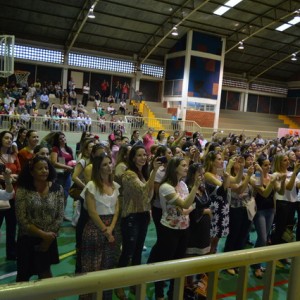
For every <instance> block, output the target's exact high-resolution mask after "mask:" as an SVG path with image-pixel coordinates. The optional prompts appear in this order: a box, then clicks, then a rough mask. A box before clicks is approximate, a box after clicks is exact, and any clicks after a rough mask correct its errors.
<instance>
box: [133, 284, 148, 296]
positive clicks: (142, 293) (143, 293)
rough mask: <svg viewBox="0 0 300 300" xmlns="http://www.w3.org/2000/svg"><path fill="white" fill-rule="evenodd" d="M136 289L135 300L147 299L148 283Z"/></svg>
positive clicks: (139, 285)
mask: <svg viewBox="0 0 300 300" xmlns="http://www.w3.org/2000/svg"><path fill="white" fill-rule="evenodd" d="M135 287H136V291H135V299H140V300H143V299H146V288H147V285H146V283H142V284H138V285H136V286H135Z"/></svg>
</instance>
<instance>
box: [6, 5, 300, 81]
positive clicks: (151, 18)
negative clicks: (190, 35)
mask: <svg viewBox="0 0 300 300" xmlns="http://www.w3.org/2000/svg"><path fill="white" fill-rule="evenodd" d="M225 2H227V0H162V1H156V0H98V1H97V0H92V1H91V0H10V1H9V0H0V4H1V6H0V7H1V9H0V20H1V23H0V34H8V35H15V37H16V43H25V42H27V43H28V42H30V43H31V44H32V43H33V42H42V43H47V44H51V45H54V46H55V47H59V48H62V49H65V50H66V51H70V50H72V51H74V50H78V49H83V50H84V51H86V50H87V49H89V50H92V51H97V52H101V53H102V54H103V53H108V54H109V55H119V56H125V57H130V58H132V57H134V56H136V57H138V58H139V60H140V61H141V62H142V63H151V62H158V63H160V64H163V60H164V55H165V54H167V53H168V51H169V49H171V48H172V47H173V46H174V45H175V43H176V41H177V40H178V39H180V38H181V37H182V36H184V35H185V34H186V33H187V32H188V31H189V30H190V29H193V30H197V31H201V32H205V33H208V34H212V35H216V36H220V37H224V38H226V55H225V66H224V68H225V69H224V71H225V74H236V75H238V76H243V77H244V78H247V79H249V80H251V81H252V80H261V79H263V78H265V79H271V80H276V81H279V82H283V83H285V82H288V81H293V80H300V23H298V24H297V25H295V26H292V27H290V28H289V29H287V30H285V31H283V32H279V31H277V30H275V28H276V27H278V26H279V25H281V24H283V23H286V22H288V21H290V20H291V19H293V17H294V16H295V13H294V12H295V11H296V10H300V1H299V0H294V1H293V0H290V1H282V0H244V1H242V2H240V3H239V4H237V5H236V6H235V7H234V8H232V9H230V10H229V11H227V12H226V13H225V14H224V15H222V16H217V15H214V14H213V11H214V10H216V9H217V8H218V7H219V6H221V5H223V4H224V3H225ZM92 4H96V5H95V8H94V13H95V16H96V18H95V19H90V18H87V14H88V11H89V9H90V7H91V5H92ZM174 25H177V26H178V32H179V36H178V37H174V36H172V35H171V34H170V33H171V31H172V28H173V26H174ZM241 40H244V47H245V48H244V50H239V49H238V47H237V45H238V43H239V41H241ZM298 52H299V53H298ZM292 53H297V55H298V61H291V54H292Z"/></svg>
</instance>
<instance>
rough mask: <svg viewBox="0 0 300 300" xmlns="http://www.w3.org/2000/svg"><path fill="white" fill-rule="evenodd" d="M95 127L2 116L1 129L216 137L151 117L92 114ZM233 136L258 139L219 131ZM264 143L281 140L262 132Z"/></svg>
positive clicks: (252, 133) (68, 121)
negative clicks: (178, 133)
mask: <svg viewBox="0 0 300 300" xmlns="http://www.w3.org/2000/svg"><path fill="white" fill-rule="evenodd" d="M91 117H92V124H91V126H86V125H84V124H83V123H84V122H82V121H79V120H77V119H68V118H61V119H58V120H54V119H51V118H49V119H45V117H40V116H39V117H38V116H36V117H35V116H31V117H30V119H29V120H28V121H27V122H26V121H22V119H21V117H20V116H11V115H0V126H2V128H9V126H10V125H13V124H15V125H22V124H23V125H25V126H26V127H27V128H31V129H35V130H37V131H50V130H51V131H65V132H82V131H84V130H90V131H91V132H93V133H95V134H110V133H111V132H112V131H113V130H114V129H121V130H122V131H123V132H124V133H126V135H128V136H129V135H131V134H132V131H133V130H136V129H138V130H141V131H145V130H147V129H148V127H153V128H154V130H155V131H159V130H165V131H166V133H167V135H170V134H173V132H174V131H175V130H180V131H183V130H185V131H186V132H187V133H188V135H191V134H192V133H194V132H196V131H199V132H201V133H203V134H204V136H205V137H206V138H209V137H211V135H212V133H213V132H214V131H215V130H214V128H209V127H201V126H199V125H198V124H197V123H196V122H195V121H176V123H172V120H170V119H161V118H149V117H144V116H143V117H139V116H129V115H126V116H123V115H116V116H115V121H114V122H112V121H110V120H108V119H109V118H110V116H109V115H107V116H106V117H107V120H105V121H103V120H102V121H100V120H97V115H96V114H92V115H91ZM229 133H233V134H237V135H239V134H241V133H244V134H245V135H246V137H248V138H252V139H253V138H254V137H256V136H257V133H258V132H257V131H255V130H242V129H240V130H239V129H236V128H232V129H231V128H224V129H222V128H219V129H218V136H220V137H225V136H228V134H229ZM259 133H260V134H261V135H262V137H263V138H264V139H275V138H276V137H277V132H275V131H259Z"/></svg>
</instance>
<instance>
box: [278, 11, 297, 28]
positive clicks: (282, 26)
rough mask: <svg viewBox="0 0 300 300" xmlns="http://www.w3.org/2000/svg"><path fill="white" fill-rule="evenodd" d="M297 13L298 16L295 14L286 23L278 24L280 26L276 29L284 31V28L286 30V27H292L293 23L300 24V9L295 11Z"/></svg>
mask: <svg viewBox="0 0 300 300" xmlns="http://www.w3.org/2000/svg"><path fill="white" fill-rule="evenodd" d="M295 14H296V16H295V17H294V18H293V19H292V20H290V21H288V22H287V23H284V24H282V25H280V26H278V27H277V28H276V30H277V31H284V30H286V29H288V28H290V27H292V26H293V25H296V24H298V23H299V22H300V11H299V10H296V11H295Z"/></svg>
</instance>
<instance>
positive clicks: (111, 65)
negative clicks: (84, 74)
mask: <svg viewBox="0 0 300 300" xmlns="http://www.w3.org/2000/svg"><path fill="white" fill-rule="evenodd" d="M68 63H69V65H70V66H75V67H83V68H89V69H98V70H104V71H111V72H120V73H133V72H134V63H133V62H130V61H125V60H117V59H111V58H105V57H98V56H89V55H83V54H77V53H70V54H69V62H68Z"/></svg>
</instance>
